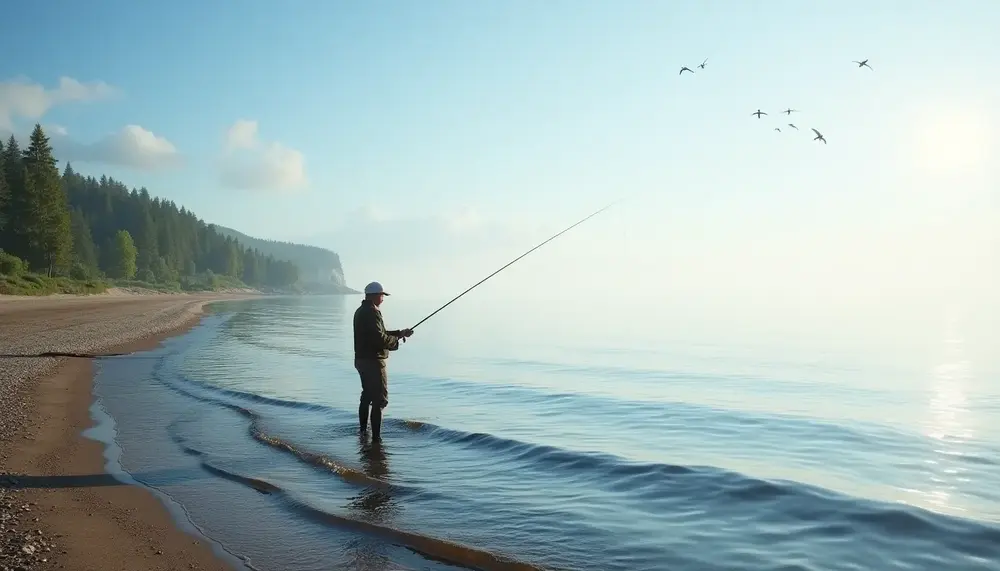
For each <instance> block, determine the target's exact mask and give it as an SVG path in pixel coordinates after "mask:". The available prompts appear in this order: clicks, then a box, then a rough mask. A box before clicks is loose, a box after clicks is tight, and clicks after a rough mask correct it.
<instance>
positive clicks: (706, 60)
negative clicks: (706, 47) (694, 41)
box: [698, 58, 708, 69]
mask: <svg viewBox="0 0 1000 571" xmlns="http://www.w3.org/2000/svg"><path fill="white" fill-rule="evenodd" d="M706 63H708V58H705V61H703V62H701V63H700V64H698V67H700V68H701V69H705V64H706Z"/></svg>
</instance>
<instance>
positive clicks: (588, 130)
mask: <svg viewBox="0 0 1000 571" xmlns="http://www.w3.org/2000/svg"><path fill="white" fill-rule="evenodd" d="M390 7H391V9H389V8H390ZM998 21H1000V3H996V2H993V1H989V0H982V1H976V0H956V1H955V2H949V3H944V2H932V1H922V0H905V1H904V0H899V1H883V2H874V3H872V2H865V3H862V2H860V1H841V2H828V1H823V2H819V1H817V2H796V1H792V0H788V1H785V0H774V1H769V2H735V1H729V2H721V1H719V2H708V1H686V2H681V1H678V2H618V1H612V0H608V1H603V2H598V1H592V0H575V1H573V2H570V1H568V0H550V1H548V2H528V1H527V0H507V1H504V2H498V1H493V2H486V1H483V2H460V1H458V0H439V1H434V2H421V3H417V2H399V3H394V4H387V3H378V2H365V3H342V2H319V1H307V0H301V1H298V2H293V3H278V2H264V1H262V0H245V1H240V2H236V1H234V0H231V1H228V2H227V1H223V0H219V1H215V2H199V3H195V2H193V1H189V0H179V1H176V2H170V3H158V4H157V3H135V2H130V3H126V2H124V1H117V0H115V1H96V0H95V1H93V2H68V1H63V0H53V1H50V2H45V3H41V4H39V3H30V2H19V3H15V4H13V5H11V6H9V7H7V8H5V18H4V19H3V20H2V21H0V37H3V38H4V39H5V44H6V45H7V46H8V53H11V54H15V53H16V54H17V55H16V57H6V58H2V59H0V131H5V130H6V131H13V132H14V133H17V134H18V135H19V136H23V135H24V134H26V133H27V132H29V131H30V128H31V126H32V125H33V124H34V123H35V122H38V123H40V124H42V125H43V126H44V127H45V128H46V129H47V132H48V133H49V135H50V136H51V137H52V140H53V144H54V146H55V148H56V150H57V152H58V153H59V158H60V161H61V162H60V165H64V164H65V162H64V161H66V160H69V161H72V164H73V166H74V168H76V169H77V170H78V171H81V172H83V173H85V174H94V175H95V176H96V175H100V174H108V175H109V176H113V177H115V178H117V179H119V180H121V181H123V182H125V183H126V184H127V185H129V186H135V187H146V188H148V189H149V191H150V192H151V193H152V194H153V195H156V196H161V197H164V198H168V199H171V200H174V201H175V202H177V203H178V204H180V205H184V206H186V207H188V208H189V209H191V210H193V211H194V212H195V213H196V214H198V215H199V216H200V217H202V218H203V219H205V220H206V221H208V222H213V223H218V224H222V225H225V226H229V227H233V228H236V229H238V230H240V231H242V232H244V233H247V234H250V235H252V236H257V237H261V238H269V239H279V240H291V241H296V242H300V243H309V244H315V245H319V246H323V247H329V248H331V249H333V250H334V251H336V252H338V253H339V254H340V255H341V259H342V261H343V264H344V270H345V275H346V277H347V280H348V282H349V283H350V284H352V285H354V286H355V287H361V286H363V285H364V284H365V283H367V282H368V281H371V280H379V281H381V282H383V283H384V284H385V285H386V287H387V288H389V289H390V290H391V291H395V292H396V293H397V295H400V294H401V295H403V296H404V297H406V296H410V297H413V298H421V299H435V300H437V299H442V300H446V299H450V298H451V297H452V296H453V295H455V294H457V293H459V292H460V291H462V290H463V289H465V288H466V287H468V286H469V285H472V284H473V283H475V282H476V281H478V280H479V279H481V278H482V277H484V276H485V275H486V274H488V273H490V272H492V271H493V270H494V269H496V268H498V267H499V266H501V265H502V264H504V263H506V262H507V261H509V260H511V259H513V258H514V257H516V256H517V255H519V254H521V253H523V252H524V251H525V250H527V249H529V248H530V247H532V246H534V245H535V244H537V243H538V242H539V241H541V240H543V239H545V238H547V237H548V236H550V235H551V234H554V233H555V232H557V231H559V230H561V229H562V228H564V227H566V226H569V225H570V224H572V223H574V222H576V221H577V220H579V219H580V218H583V217H584V216H586V215H587V214H589V213H591V212H593V211H594V210H597V209H598V208H600V207H602V206H604V205H605V204H607V203H609V202H611V201H614V200H619V199H624V200H623V202H621V203H619V204H617V205H616V206H615V207H613V208H612V209H610V210H608V211H606V212H605V213H602V214H601V215H599V216H597V217H595V218H593V219H591V220H589V221H588V222H586V223H584V224H582V225H581V226H579V227H577V228H575V229H573V230H572V231H571V232H569V233H567V234H565V235H563V236H561V237H560V238H558V239H556V240H555V241H553V242H551V243H550V244H549V245H546V246H545V247H544V249H540V250H538V251H537V252H535V253H533V254H531V255H530V256H529V257H526V258H525V259H524V260H523V261H521V262H518V264H517V265H515V266H512V267H511V268H510V269H509V270H506V271H505V272H504V274H501V275H499V276H497V277H495V278H493V279H491V280H490V281H489V282H488V283H487V284H484V285H483V286H482V287H481V289H480V291H478V292H477V295H479V296H481V298H482V299H489V300H503V299H523V300H529V299H530V300H534V301H536V302H539V303H550V302H552V301H554V300H559V301H560V302H564V300H566V299H570V298H572V299H576V300H578V301H580V303H592V302H593V300H596V299H602V300H605V301H602V302H600V303H601V304H603V306H605V307H606V306H608V305H610V304H614V303H615V302H614V301H608V300H614V299H622V300H624V299H633V300H635V299H641V300H642V303H643V304H644V305H645V306H646V307H647V308H648V309H650V310H651V311H652V310H655V309H657V308H658V309H659V310H662V311H661V313H659V314H656V315H660V316H662V317H663V318H665V319H666V318H669V316H670V312H671V311H681V310H691V308H696V307H701V308H726V311H729V310H731V309H733V308H743V309H744V310H745V309H746V308H748V307H753V308H756V310H757V311H758V312H761V313H762V314H766V313H767V312H769V311H781V312H784V313H786V314H791V313H796V312H799V313H801V312H807V311H813V312H819V311H825V312H827V313H830V314H837V313H840V312H854V313H862V314H863V313H864V312H868V311H877V310H882V309H885V308H887V307H893V308H897V309H899V308H902V310H904V311H905V310H906V309H907V308H910V307H916V306H919V307H922V308H925V309H928V310H930V311H938V310H941V311H945V309H942V308H954V307H959V308H961V310H962V311H965V312H967V313H969V314H973V315H978V316H982V315H991V316H997V317H1000V302H998V297H1000V296H998V293H997V292H998V291H1000V287H997V286H998V284H1000V233H998V227H1000V225H998V224H997V221H998V220H1000V216H998V215H1000V200H998V193H1000V176H998V175H1000V161H998V156H1000V154H998V152H997V151H998V150H1000V138H998V136H997V134H996V133H997V127H1000V74H997V73H994V71H995V70H996V69H1000V42H996V41H995V31H996V30H995V25H994V24H995V22H998ZM14 46H19V48H18V49H16V50H15V48H14ZM22 48H23V49H22ZM12 50H13V51H12ZM706 59H707V64H706V66H705V68H704V69H702V68H699V67H697V66H698V64H700V63H702V62H703V61H705V60H706ZM865 59H867V60H868V63H869V65H870V66H871V69H869V68H867V67H863V68H862V67H858V66H857V64H855V63H852V62H853V61H856V60H857V61H859V60H865ZM682 66H687V67H689V68H691V69H692V70H694V71H695V73H683V74H679V73H678V71H679V70H680V68H681V67H682ZM785 108H792V109H795V110H798V111H797V112H795V113H792V114H791V115H790V116H789V115H784V114H781V113H780V110H782V109H785ZM757 109H761V110H763V111H765V112H766V113H768V115H766V116H763V117H762V118H759V119H758V118H757V117H755V116H752V115H751V113H752V112H754V111H756V110H757ZM788 123H794V124H795V125H796V126H797V127H798V130H796V129H794V128H792V127H789V126H788ZM775 127H778V128H780V129H781V131H780V132H779V131H775V130H774V129H775ZM812 128H816V129H818V130H819V131H820V132H821V133H822V134H823V135H824V137H825V139H826V144H824V143H823V142H821V141H816V140H813V137H814V134H813V132H812V131H811V129H812ZM588 300H591V301H588ZM970 300H971V301H970ZM498 303H500V302H498ZM574 307H582V306H581V305H579V304H577V305H576V306H574ZM949 311H950V310H949ZM956 311H957V310H956ZM654 313H655V312H654Z"/></svg>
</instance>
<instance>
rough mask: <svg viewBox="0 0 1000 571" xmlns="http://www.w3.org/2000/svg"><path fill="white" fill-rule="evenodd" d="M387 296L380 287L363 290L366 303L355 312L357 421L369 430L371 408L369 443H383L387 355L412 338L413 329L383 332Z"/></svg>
mask: <svg viewBox="0 0 1000 571" xmlns="http://www.w3.org/2000/svg"><path fill="white" fill-rule="evenodd" d="M387 295H389V294H387V293H386V292H385V291H384V290H383V289H382V284H380V283H378V282H372V283H370V284H368V285H367V286H365V299H363V300H362V301H361V306H360V307H358V309H357V310H355V311H354V368H355V369H357V370H358V375H360V376H361V405H360V406H359V407H358V421H359V423H360V425H361V432H364V431H365V430H367V429H368V407H371V420H372V441H373V442H378V441H380V440H382V434H381V433H382V409H383V408H385V407H386V406H387V405H388V404H389V377H388V375H386V370H385V360H386V359H388V358H389V351H395V350H397V349H399V340H400V339H403V340H404V341H405V339H406V338H407V337H409V336H410V335H413V330H412V329H394V330H391V331H386V329H385V324H384V323H383V322H382V311H381V310H379V306H380V305H382V300H383V299H385V296H387Z"/></svg>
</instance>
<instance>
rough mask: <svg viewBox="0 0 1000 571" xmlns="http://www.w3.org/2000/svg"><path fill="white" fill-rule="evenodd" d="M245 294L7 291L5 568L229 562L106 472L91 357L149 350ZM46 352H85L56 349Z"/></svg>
mask: <svg viewBox="0 0 1000 571" xmlns="http://www.w3.org/2000/svg"><path fill="white" fill-rule="evenodd" d="M245 297H248V294H245V293H228V294H195V295H129V293H128V292H121V291H116V292H111V293H110V294H108V295H100V296H88V297H75V296H60V297H44V298H14V297H8V296H0V411H2V413H0V570H8V569H9V570H29V569H71V570H72V569H78V570H107V571H111V570H118V569H121V570H134V569H164V570H165V569H231V568H232V567H230V566H229V564H227V563H226V562H225V561H224V560H223V559H221V558H219V557H217V556H216V554H215V552H214V551H213V550H212V548H211V547H210V546H209V545H206V544H205V542H204V541H200V540H199V539H198V538H197V537H196V536H193V535H190V534H188V533H187V532H185V531H182V530H181V529H180V528H178V527H177V526H176V525H175V523H174V521H173V520H172V519H171V516H170V514H169V513H168V511H167V510H166V508H165V506H164V505H163V504H162V503H161V501H160V500H159V499H158V498H157V497H156V496H154V495H153V494H152V493H151V492H149V491H148V490H146V489H144V488H141V487H138V486H131V485H122V484H121V483H120V482H118V481H117V480H115V479H114V478H112V477H111V476H110V475H109V474H107V473H106V471H105V470H104V458H103V445H102V444H100V443H99V442H96V441H93V440H89V439H87V438H85V437H83V436H82V434H81V433H82V431H84V430H86V429H87V428H89V427H90V426H92V425H93V422H92V420H91V418H90V413H89V407H90V405H91V404H92V396H91V390H92V386H93V374H94V362H93V360H92V358H90V357H87V356H86V355H91V354H99V353H118V352H132V351H141V350H146V349H151V348H154V347H156V346H157V345H158V343H159V342H160V341H161V340H162V339H164V338H166V337H169V336H172V335H176V334H179V333H183V332H184V331H185V330H187V329H189V328H190V327H192V326H193V325H195V324H196V323H197V322H198V319H199V317H200V316H201V314H202V311H203V309H204V306H205V304H206V303H209V302H211V301H215V300H224V299H239V298H245ZM46 353H57V354H64V353H69V354H76V355H80V356H52V355H46Z"/></svg>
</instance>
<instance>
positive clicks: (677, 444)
mask: <svg viewBox="0 0 1000 571" xmlns="http://www.w3.org/2000/svg"><path fill="white" fill-rule="evenodd" d="M470 297H471V296H470ZM359 301H360V299H359V297H339V296H335V297H334V296H331V297H301V298H299V297H291V298H267V299H257V300H250V301H241V302H227V303H224V304H218V305H216V306H214V308H213V310H212V312H211V313H210V314H209V315H208V316H207V317H206V318H205V320H204V321H203V322H202V324H201V325H200V326H199V327H197V328H196V329H194V330H193V331H191V332H190V333H189V334H187V335H184V336H180V337H176V338H172V339H170V340H169V341H168V342H166V343H165V345H164V346H163V347H162V348H160V349H158V350H156V351H153V352H149V353H143V354H139V355H136V356H132V357H127V358H109V359H105V360H102V361H101V362H100V365H99V370H100V372H99V375H98V378H97V384H96V388H95V392H96V395H97V401H96V403H95V406H94V413H95V415H96V416H97V417H98V419H99V420H100V422H101V425H100V426H99V427H97V428H96V429H93V430H92V431H91V434H92V436H94V437H96V438H103V439H105V440H107V441H109V444H110V446H109V447H108V458H109V468H110V469H111V470H113V471H117V470H123V471H124V472H123V473H122V474H121V477H122V478H123V479H126V480H127V479H130V478H131V479H134V480H136V481H138V482H141V483H143V484H145V485H147V486H150V487H152V488H154V489H155V490H157V491H158V492H159V493H160V494H161V497H162V498H163V499H164V501H166V502H167V503H168V505H169V506H170V507H171V509H173V510H174V512H175V514H176V515H177V517H178V518H179V519H180V520H181V521H182V522H183V523H184V525H189V526H194V527H196V528H197V530H199V531H200V532H201V533H202V534H204V535H205V536H206V537H207V538H210V539H211V540H213V541H214V542H215V543H216V547H217V549H219V550H220V553H226V554H228V555H230V556H232V557H235V558H236V559H238V560H240V561H242V562H243V563H245V564H247V565H249V566H252V567H253V568H255V569H260V570H274V571H278V570H281V571H302V570H312V569H316V570H319V569H365V570H397V569H410V570H416V569H421V570H424V569H426V570H432V569H433V570H438V569H484V570H492V569H526V570H530V569H551V570H586V571H618V570H622V571H625V570H628V571H634V570H636V569H655V570H659V569H664V570H677V571H680V570H689V569H690V570H713V569H727V570H728V569H749V570H758V569H760V570H763V569H767V570H778V569H781V570H820V569H823V570H841V569H842V570H849V569H850V570H859V569H877V570H891V569H898V570H903V569H905V570H916V569H926V570H928V571H932V570H933V571H939V570H944V569H947V570H952V571H953V570H974V569H1000V376H998V368H997V365H996V361H994V362H993V363H989V362H984V361H983V358H984V357H983V356H984V355H989V354H990V351H983V350H981V349H982V348H983V347H988V343H987V342H986V341H988V340H984V339H983V337H982V331H984V330H983V329H980V330H979V333H977V335H979V337H975V336H974V335H972V334H970V333H969V332H968V331H965V330H964V329H963V323H962V321H961V320H960V319H957V318H956V319H947V318H942V320H941V321H940V322H939V323H937V325H936V326H934V327H932V326H930V325H928V326H927V328H926V329H927V330H926V331H925V333H926V334H925V335H914V336H912V337H913V338H914V339H918V340H919V342H914V343H912V344H910V345H900V344H897V345H892V347H893V348H892V349H890V345H888V344H884V345H879V344H877V343H874V342H873V343H867V342H865V341H864V335H863V333H864V330H863V328H860V327H859V328H858V329H856V330H855V331H854V332H853V333H852V332H851V330H849V329H848V330H845V331H847V333H843V332H841V333H840V334H838V335H839V336H832V335H831V336H827V337H826V338H822V337H816V338H815V339H812V338H806V337H803V336H801V335H791V334H786V335H785V337H782V336H781V335H778V334H771V335H764V334H763V333H759V332H758V334H754V335H751V334H749V333H744V331H753V329H752V328H744V329H740V330H739V331H735V330H729V332H728V334H726V335H723V334H717V335H713V334H711V330H712V329H711V327H702V328H697V327H694V326H691V327H674V328H672V329H669V328H667V329H663V330H659V331H658V330H656V329H655V328H654V329H652V330H651V329H650V328H648V327H645V328H641V327H640V328H638V329H635V330H633V329H630V328H628V327H626V326H623V327H619V328H618V329H617V330H614V331H612V330H611V329H610V328H609V329H608V330H607V334H606V335H604V334H602V332H601V331H596V332H595V331H592V332H589V333H588V334H587V335H581V334H579V333H580V330H582V329H584V328H583V327H581V326H579V325H577V324H579V323H584V322H585V321H586V319H577V320H576V321H571V320H568V321H565V323H564V324H563V325H560V321H559V319H556V318H555V317H551V318H550V319H548V318H547V319H545V320H542V319H541V316H542V314H543V313H544V310H542V309H539V310H537V311H535V312H531V311H524V310H521V309H518V308H516V307H511V306H503V304H500V303H496V304H494V305H490V304H483V303H480V304H478V305H476V304H474V303H472V302H471V301H470V302H469V303H468V304H467V305H466V306H463V305H462V304H463V303H465V300H464V299H463V301H462V302H459V303H458V304H456V305H455V306H452V307H449V308H448V309H447V310H445V311H444V312H442V313H441V314H439V315H438V316H435V318H434V319H433V320H431V321H428V322H427V323H426V324H424V325H422V326H421V327H420V328H418V330H417V333H416V335H414V337H413V338H412V339H411V340H410V341H409V342H408V343H406V344H405V345H403V347H402V348H401V349H400V350H399V351H398V352H396V353H394V354H393V355H392V357H391V358H390V360H389V373H390V396H389V407H388V408H387V409H386V420H385V423H384V427H383V438H384V443H383V444H382V445H381V446H374V447H373V446H372V445H370V444H369V443H368V442H367V440H366V439H365V438H362V437H359V434H358V428H357V403H358V397H359V392H360V383H359V381H358V378H357V373H356V372H355V371H354V369H353V363H352V344H351V314H352V312H353V311H354V309H355V307H356V305H357V303H358V302H359ZM616 303H618V302H617V301H615V300H611V299H608V300H595V301H594V307H603V308H607V307H613V306H614V305H615V304H616ZM433 308H434V307H433V304H430V305H427V304H423V305H421V304H417V303H415V302H407V301H406V300H402V299H396V298H390V300H389V301H387V304H386V306H384V309H385V314H386V322H387V325H388V326H389V327H390V328H399V327H405V326H407V325H411V324H412V323H413V322H415V321H416V320H417V319H419V318H420V317H422V315H424V314H426V313H427V312H428V310H432V309H433ZM472 310H475V311H476V312H478V314H477V315H471V314H470V311H472ZM487 310H490V311H487ZM487 314H488V315H489V316H491V317H487ZM577 317H579V316H577ZM567 319H568V317H567ZM623 323H628V320H625V321H623ZM927 323H929V324H932V323H933V320H929V321H927ZM908 329H909V330H910V331H909V332H910V333H914V331H913V329H914V328H913V327H908ZM734 331H735V332H734ZM761 331H763V330H761ZM974 349H978V352H977V351H976V350H974Z"/></svg>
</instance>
